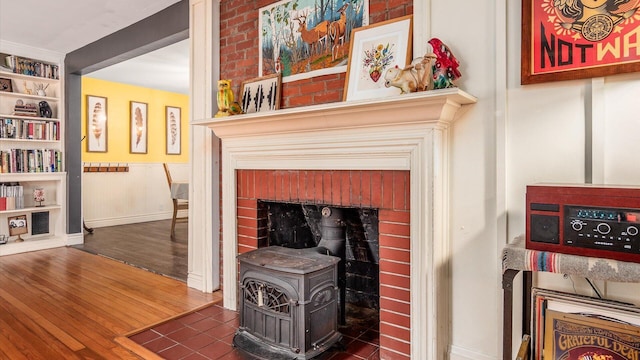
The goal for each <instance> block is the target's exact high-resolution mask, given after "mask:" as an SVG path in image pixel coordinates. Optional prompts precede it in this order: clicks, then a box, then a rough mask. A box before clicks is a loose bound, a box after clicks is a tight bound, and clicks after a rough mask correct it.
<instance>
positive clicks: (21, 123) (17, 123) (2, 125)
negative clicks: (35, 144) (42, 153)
mask: <svg viewBox="0 0 640 360" xmlns="http://www.w3.org/2000/svg"><path fill="white" fill-rule="evenodd" d="M0 139H21V140H49V141H54V140H60V122H59V121H45V120H23V119H9V118H6V119H0Z"/></svg>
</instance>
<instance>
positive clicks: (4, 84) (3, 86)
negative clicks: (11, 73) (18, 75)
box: [0, 78, 13, 92]
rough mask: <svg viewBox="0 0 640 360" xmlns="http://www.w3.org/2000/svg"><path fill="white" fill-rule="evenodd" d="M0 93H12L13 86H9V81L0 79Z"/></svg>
mask: <svg viewBox="0 0 640 360" xmlns="http://www.w3.org/2000/svg"><path fill="white" fill-rule="evenodd" d="M0 91H5V92H13V86H12V85H11V79H7V78H0Z"/></svg>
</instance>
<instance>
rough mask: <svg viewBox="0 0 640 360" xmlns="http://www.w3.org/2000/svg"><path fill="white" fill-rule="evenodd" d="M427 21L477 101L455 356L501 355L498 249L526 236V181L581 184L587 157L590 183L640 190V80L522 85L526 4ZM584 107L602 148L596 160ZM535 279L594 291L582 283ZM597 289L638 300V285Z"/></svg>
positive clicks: (440, 3) (456, 234)
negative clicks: (591, 113)
mask: <svg viewBox="0 0 640 360" xmlns="http://www.w3.org/2000/svg"><path fill="white" fill-rule="evenodd" d="M462 9H464V11H463V10H462ZM431 13H432V23H431V36H434V37H439V38H441V39H442V40H443V41H444V42H445V43H447V44H449V45H451V47H452V50H453V52H454V53H455V55H456V56H457V57H458V59H459V60H460V62H461V63H462V69H461V71H462V73H463V78H462V79H461V81H460V82H459V86H460V87H461V88H462V89H464V90H465V91H467V92H469V93H471V94H472V95H475V96H477V97H478V99H479V100H478V103H477V104H475V105H473V106H471V107H470V109H468V110H467V112H466V113H463V114H462V115H461V116H460V117H459V119H458V120H457V121H456V123H454V128H453V148H452V167H451V175H452V183H451V189H452V192H451V236H452V239H451V240H452V243H451V246H452V251H453V257H452V262H451V266H452V267H451V270H452V298H453V299H454V300H453V303H452V337H451V338H452V344H451V359H476V360H477V359H501V358H502V354H501V348H502V329H501V326H502V289H501V263H500V261H501V258H500V256H501V249H502V248H503V246H504V245H505V243H506V242H507V241H511V240H512V239H514V238H515V237H516V236H519V235H523V234H524V231H525V216H524V213H525V189H526V185H528V184H533V183H538V182H559V183H563V182H566V183H584V182H585V173H586V171H585V159H586V158H591V157H592V158H593V159H594V163H593V165H592V166H593V169H594V172H593V178H594V182H604V183H606V184H634V185H636V184H638V183H639V182H640V166H638V165H637V161H636V160H635V159H634V154H637V153H638V152H640V142H639V141H637V139H638V134H640V117H639V116H638V112H637V110H636V109H637V99H638V95H639V94H640V74H638V73H635V74H629V75H619V76H614V77H608V78H605V79H594V80H590V79H589V80H574V81H562V82H555V83H543V84H536V85H526V86H522V85H520V21H521V2H520V1H489V0H478V1H473V2H469V1H462V0H454V1H451V0H431ZM587 107H589V108H590V109H593V111H594V114H595V115H594V123H595V129H596V131H595V134H594V141H595V142H596V144H598V143H601V144H602V146H595V147H594V154H589V155H592V156H589V157H587V156H586V155H585V108H587ZM534 282H535V284H534V285H538V286H543V287H549V288H553V289H558V290H563V291H568V292H573V291H574V290H573V288H574V286H575V288H576V290H577V291H578V292H579V293H581V294H585V295H593V294H592V293H591V292H590V289H589V287H588V286H587V285H586V283H585V281H584V279H564V278H563V277H562V276H560V275H551V274H546V275H544V276H536V277H534ZM597 285H598V286H600V287H601V290H602V291H603V292H604V293H605V294H606V295H607V296H609V297H611V298H615V299H620V300H626V301H632V302H634V303H636V304H640V296H637V295H636V296H634V295H635V294H640V291H639V290H640V286H634V285H631V286H630V285H628V284H615V283H608V284H603V283H598V284H597ZM514 294H517V293H516V292H514ZM516 297H517V295H516ZM516 301H518V299H516ZM517 307H518V306H517V304H516V309H517ZM519 326H520V325H519V324H517V323H516V324H514V328H516V329H518V328H519Z"/></svg>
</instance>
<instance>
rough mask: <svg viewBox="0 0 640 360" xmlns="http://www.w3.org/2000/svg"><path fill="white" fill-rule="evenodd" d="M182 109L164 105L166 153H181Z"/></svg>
mask: <svg viewBox="0 0 640 360" xmlns="http://www.w3.org/2000/svg"><path fill="white" fill-rule="evenodd" d="M181 113H182V109H181V108H179V107H175V106H166V107H165V124H166V129H167V130H166V133H167V155H180V153H181V148H180V147H181V143H180V140H181V136H182V132H181V129H182V127H181V124H182V118H181Z"/></svg>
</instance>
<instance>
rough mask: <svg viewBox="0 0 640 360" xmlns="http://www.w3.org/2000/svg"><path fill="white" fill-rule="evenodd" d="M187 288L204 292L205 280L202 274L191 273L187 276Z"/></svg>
mask: <svg viewBox="0 0 640 360" xmlns="http://www.w3.org/2000/svg"><path fill="white" fill-rule="evenodd" d="M187 286H188V287H190V288H194V289H196V290H200V291H204V288H205V286H204V280H203V278H202V274H195V273H192V272H189V273H188V274H187Z"/></svg>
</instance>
